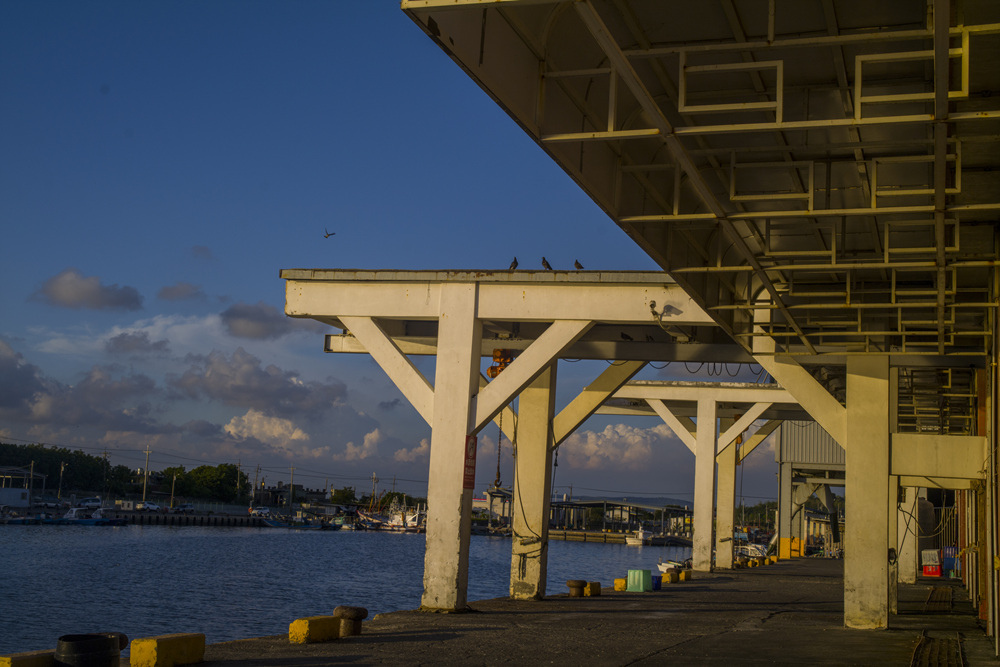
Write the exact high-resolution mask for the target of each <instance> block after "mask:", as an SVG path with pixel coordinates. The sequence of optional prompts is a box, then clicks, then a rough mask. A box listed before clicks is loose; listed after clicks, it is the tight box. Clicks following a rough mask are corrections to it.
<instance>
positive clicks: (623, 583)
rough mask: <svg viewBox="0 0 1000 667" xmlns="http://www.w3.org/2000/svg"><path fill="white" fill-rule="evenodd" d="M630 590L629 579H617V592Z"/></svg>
mask: <svg viewBox="0 0 1000 667" xmlns="http://www.w3.org/2000/svg"><path fill="white" fill-rule="evenodd" d="M626 588H628V579H615V590H616V591H623V590H625V589H626Z"/></svg>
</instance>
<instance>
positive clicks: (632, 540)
mask: <svg viewBox="0 0 1000 667" xmlns="http://www.w3.org/2000/svg"><path fill="white" fill-rule="evenodd" d="M652 540H653V533H652V531H649V530H646V529H645V528H640V529H639V530H637V531H635V532H634V533H633V534H631V535H626V536H625V544H627V545H629V546H630V547H641V546H642V545H644V544H649V543H650V542H651V541H652Z"/></svg>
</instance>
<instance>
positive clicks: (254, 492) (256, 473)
mask: <svg viewBox="0 0 1000 667" xmlns="http://www.w3.org/2000/svg"><path fill="white" fill-rule="evenodd" d="M259 474H260V464H259V463H258V464H257V470H256V472H254V474H253V488H252V489H250V507H253V499H254V498H255V497H256V495H257V475H259Z"/></svg>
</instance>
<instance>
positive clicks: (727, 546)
mask: <svg viewBox="0 0 1000 667" xmlns="http://www.w3.org/2000/svg"><path fill="white" fill-rule="evenodd" d="M720 430H725V429H720ZM738 449H739V447H738V446H737V445H736V443H735V442H734V443H732V444H730V445H729V446H728V447H726V448H725V449H723V450H722V452H720V453H719V455H718V457H716V461H717V462H718V466H719V476H718V481H717V483H716V484H717V487H716V498H717V502H716V504H715V566H716V567H720V568H725V569H732V567H733V528H734V525H733V524H734V523H735V517H734V514H735V512H736V453H737V450H738Z"/></svg>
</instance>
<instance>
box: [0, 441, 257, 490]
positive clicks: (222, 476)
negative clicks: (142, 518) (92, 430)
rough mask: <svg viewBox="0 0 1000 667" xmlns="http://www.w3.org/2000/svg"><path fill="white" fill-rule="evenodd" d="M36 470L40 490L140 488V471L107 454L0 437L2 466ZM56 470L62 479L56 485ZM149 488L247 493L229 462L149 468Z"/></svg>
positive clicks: (242, 477)
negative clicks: (115, 461)
mask: <svg viewBox="0 0 1000 667" xmlns="http://www.w3.org/2000/svg"><path fill="white" fill-rule="evenodd" d="M32 464H34V473H35V475H45V480H44V482H43V481H41V480H38V479H37V478H36V481H34V482H33V483H32V487H33V488H34V491H35V492H36V493H41V492H42V491H43V490H44V491H45V492H46V493H51V494H52V495H55V494H57V493H59V491H60V490H61V491H62V494H63V495H68V494H71V493H77V494H80V493H85V494H90V493H96V494H99V495H100V494H103V495H105V496H107V495H119V496H127V495H134V494H138V493H141V492H142V483H143V475H142V474H141V471H134V470H132V469H131V468H129V467H128V466H124V465H111V463H110V462H109V461H108V459H107V457H104V456H93V455H91V454H86V453H84V452H81V451H79V450H70V449H65V448H62V447H46V446H44V445H12V444H7V443H0V466H3V467H12V468H26V469H30V468H31V466H32ZM60 471H61V472H62V482H61V486H60V479H59V475H60ZM146 483H147V487H146V491H147V494H149V493H161V494H170V493H173V495H175V496H179V497H188V498H199V499H203V500H214V501H218V502H224V503H232V502H244V501H246V500H247V499H248V498H249V493H250V489H249V482H248V480H247V475H246V473H243V472H241V471H240V470H239V468H237V466H235V465H233V464H231V463H222V464H219V465H216V466H209V465H202V466H198V467H197V468H194V469H192V470H185V469H184V466H173V467H169V468H166V469H164V470H161V471H159V472H152V471H150V473H149V479H148V480H146Z"/></svg>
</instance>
